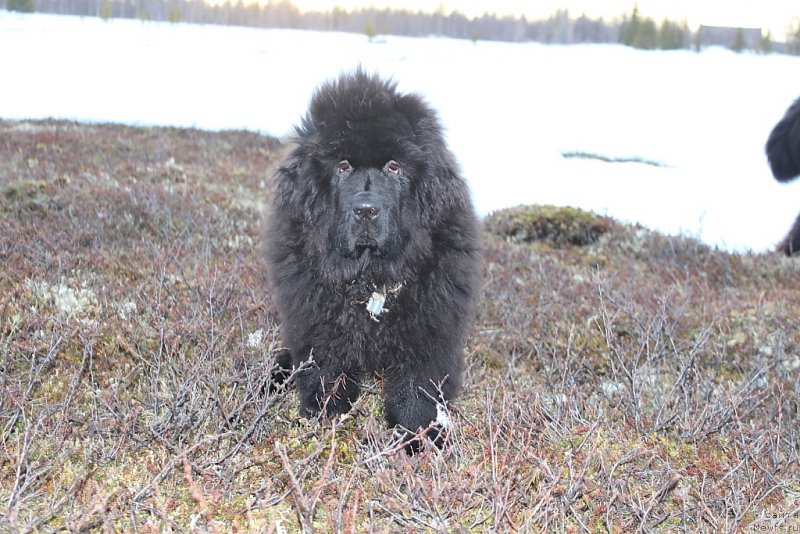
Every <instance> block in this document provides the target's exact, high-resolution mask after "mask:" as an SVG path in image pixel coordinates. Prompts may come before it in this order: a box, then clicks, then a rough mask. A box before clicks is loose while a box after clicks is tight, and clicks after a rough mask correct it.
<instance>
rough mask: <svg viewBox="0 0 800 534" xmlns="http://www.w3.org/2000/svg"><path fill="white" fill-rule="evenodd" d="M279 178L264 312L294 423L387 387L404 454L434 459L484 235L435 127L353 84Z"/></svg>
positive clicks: (383, 90)
mask: <svg viewBox="0 0 800 534" xmlns="http://www.w3.org/2000/svg"><path fill="white" fill-rule="evenodd" d="M296 141H297V147H296V148H295V150H294V151H293V152H292V153H291V155H290V156H289V158H288V161H287V162H286V163H285V165H284V166H283V167H282V168H281V169H280V170H279V171H278V176H277V179H278V185H277V192H276V196H275V199H274V202H273V205H272V207H271V211H270V214H269V216H268V223H267V238H266V245H267V261H268V267H269V273H268V278H269V283H270V287H271V292H272V296H273V300H274V301H275V303H276V305H277V307H278V311H279V313H280V317H281V319H282V321H283V325H282V329H281V335H282V337H283V341H284V343H285V344H286V346H287V347H288V353H286V352H284V353H283V355H282V357H279V363H280V364H281V366H282V367H283V368H284V372H286V370H287V369H289V368H292V369H294V370H295V371H294V377H295V378H294V379H295V382H296V384H297V388H298V391H299V394H300V411H301V414H302V415H303V416H306V417H310V416H317V415H324V416H326V417H333V416H336V415H338V414H343V413H345V412H347V411H348V410H350V408H351V406H352V404H353V402H355V400H356V398H357V397H358V395H359V381H360V380H362V379H365V378H369V377H371V376H379V377H382V382H383V392H384V411H385V416H386V420H387V422H388V424H389V425H390V426H391V427H395V428H396V429H397V431H398V436H399V440H400V442H401V443H402V444H403V445H404V447H405V449H406V451H407V452H409V453H413V452H415V451H417V450H419V448H420V446H421V443H420V438H421V437H422V436H425V435H427V436H428V437H429V438H430V439H432V440H433V442H434V443H435V444H436V445H437V446H439V447H441V445H442V442H443V439H444V433H443V432H442V431H443V430H444V429H445V428H446V427H447V424H448V419H447V411H446V403H447V402H448V401H449V400H451V399H452V398H453V397H454V396H455V395H457V394H458V392H459V390H460V388H461V383H462V374H463V370H464V355H463V353H464V342H465V338H466V334H467V329H468V327H469V325H470V321H471V319H472V316H473V309H474V307H475V302H476V298H477V295H478V283H479V273H480V253H479V231H478V228H479V225H478V222H477V219H476V216H475V213H474V210H473V208H472V205H471V201H470V198H469V192H468V190H467V186H466V184H465V183H464V181H463V180H462V178H461V177H460V176H459V173H458V169H457V165H456V163H455V161H454V158H453V155H452V154H451V153H450V151H449V150H448V148H447V146H446V144H445V140H444V138H443V134H442V128H441V126H440V124H439V121H438V118H437V114H436V113H435V112H434V111H433V110H432V109H431V108H430V107H429V106H428V105H427V104H426V103H425V102H424V101H423V99H421V98H420V97H419V96H417V95H414V94H404V93H401V92H398V91H397V89H396V84H395V83H394V82H391V81H385V80H382V79H381V78H379V77H378V76H376V75H369V74H367V73H365V72H364V71H362V70H361V69H359V70H357V71H356V72H354V73H351V74H343V75H342V76H341V77H339V78H338V79H337V80H334V81H330V82H328V83H325V84H323V85H322V86H321V87H320V88H319V89H317V91H316V93H315V94H314V96H313V97H312V100H311V103H310V106H309V110H308V113H307V115H306V117H305V118H304V119H303V120H302V124H301V126H299V127H298V128H297V139H296Z"/></svg>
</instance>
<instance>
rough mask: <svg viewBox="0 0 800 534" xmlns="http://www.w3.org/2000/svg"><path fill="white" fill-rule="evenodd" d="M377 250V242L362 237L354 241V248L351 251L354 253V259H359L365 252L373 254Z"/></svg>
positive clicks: (367, 237) (370, 238)
mask: <svg viewBox="0 0 800 534" xmlns="http://www.w3.org/2000/svg"><path fill="white" fill-rule="evenodd" d="M377 250H378V242H377V241H376V240H375V239H374V238H372V237H369V236H362V237H359V238H358V239H356V243H355V247H354V248H353V251H354V252H355V255H356V257H361V256H363V255H364V253H365V252H367V251H369V252H370V253H374V252H375V251H377Z"/></svg>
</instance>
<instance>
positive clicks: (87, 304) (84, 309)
mask: <svg viewBox="0 0 800 534" xmlns="http://www.w3.org/2000/svg"><path fill="white" fill-rule="evenodd" d="M25 286H26V287H27V288H28V289H29V290H30V291H31V292H32V293H33V294H34V295H35V296H36V298H37V300H39V301H41V302H45V303H48V304H52V305H53V306H54V307H55V308H56V309H57V310H58V311H59V312H60V313H61V314H63V315H66V316H68V317H75V316H82V315H88V314H89V313H90V312H91V311H92V310H93V309H95V308H96V307H97V297H96V296H95V294H94V292H93V291H92V290H91V289H89V288H88V287H78V288H75V287H70V286H68V285H66V284H63V283H61V284H50V283H48V282H45V281H41V282H35V281H33V280H30V279H28V280H25Z"/></svg>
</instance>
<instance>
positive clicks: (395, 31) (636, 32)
mask: <svg viewBox="0 0 800 534" xmlns="http://www.w3.org/2000/svg"><path fill="white" fill-rule="evenodd" d="M2 7H5V8H6V9H8V10H13V11H22V12H41V13H54V14H60V15H80V16H94V17H101V18H105V19H109V18H128V19H131V18H138V19H142V20H154V21H170V22H190V23H199V24H221V25H238V26H254V27H259V28H291V29H302V30H322V31H341V32H350V33H362V34H365V35H366V36H367V37H368V38H369V39H371V40H372V39H376V38H377V37H378V36H380V35H403V36H412V37H420V36H430V35H436V36H442V37H453V38H457V39H471V40H473V41H478V40H482V41H510V42H524V41H535V42H540V43H556V44H573V43H623V44H626V45H628V46H633V47H636V48H644V49H680V48H694V49H698V50H699V49H700V48H701V47H703V46H708V45H719V46H727V47H728V48H731V49H733V50H737V51H742V50H756V51H759V52H763V53H768V52H787V53H794V54H798V53H800V23H798V24H797V31H796V32H793V33H792V34H791V35H790V37H789V39H788V41H787V42H786V43H782V42H774V41H773V40H772V38H771V36H770V35H769V33H767V34H766V35H764V34H762V32H761V30H760V29H754V28H749V29H745V28H711V27H700V29H699V30H698V31H695V32H692V31H691V30H690V29H689V27H688V25H687V24H686V23H685V22H675V21H670V20H662V21H655V20H653V19H651V18H649V17H646V16H643V15H642V14H641V13H640V12H639V11H638V9H637V8H636V7H634V8H633V9H632V11H631V12H630V13H628V14H627V15H625V16H624V17H622V19H615V20H604V19H602V18H600V19H591V18H588V17H586V16H585V15H581V16H579V17H577V18H574V17H572V16H571V14H570V13H569V12H568V11H567V10H559V11H556V12H555V13H554V14H553V15H551V16H550V17H548V18H547V19H544V20H535V21H532V20H527V19H525V18H524V17H523V18H514V17H507V16H497V15H493V14H486V15H483V16H481V17H477V18H468V17H467V16H465V15H463V14H461V13H458V12H445V11H444V10H441V9H440V10H439V11H437V12H433V13H430V12H411V11H405V10H394V9H375V8H366V9H358V10H355V11H346V10H343V9H341V8H333V9H332V10H330V11H326V12H302V11H300V10H299V9H298V8H297V7H295V6H294V5H293V4H292V3H291V2H289V1H285V0H282V1H269V2H266V3H245V2H243V1H242V0H236V1H235V2H234V1H232V0H228V1H227V2H223V3H218V4H214V5H212V4H209V3H206V2H204V1H202V0H0V8H2Z"/></svg>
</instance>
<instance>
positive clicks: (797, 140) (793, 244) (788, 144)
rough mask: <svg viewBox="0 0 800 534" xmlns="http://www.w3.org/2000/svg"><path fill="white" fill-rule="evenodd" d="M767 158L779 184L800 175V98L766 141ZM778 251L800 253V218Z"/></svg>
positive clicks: (787, 111)
mask: <svg viewBox="0 0 800 534" xmlns="http://www.w3.org/2000/svg"><path fill="white" fill-rule="evenodd" d="M766 150H767V158H768V159H769V166H770V168H771V169H772V175H773V176H775V178H776V179H777V180H778V181H779V182H787V181H789V180H791V179H792V178H794V177H796V176H798V175H800V98H798V99H797V100H795V101H794V104H792V105H791V106H789V109H787V110H786V114H785V115H784V116H783V118H782V119H781V120H780V121H778V124H776V125H775V127H774V128H773V129H772V132H771V133H770V134H769V139H767V147H766ZM778 250H780V251H782V252H784V253H785V254H786V255H788V256H791V255H792V254H794V253H795V252H797V251H800V216H798V218H797V219H796V220H795V222H794V226H792V229H791V230H789V233H788V234H787V236H786V237H785V238H784V239H783V241H782V242H781V243H780V244H779V245H778Z"/></svg>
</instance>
